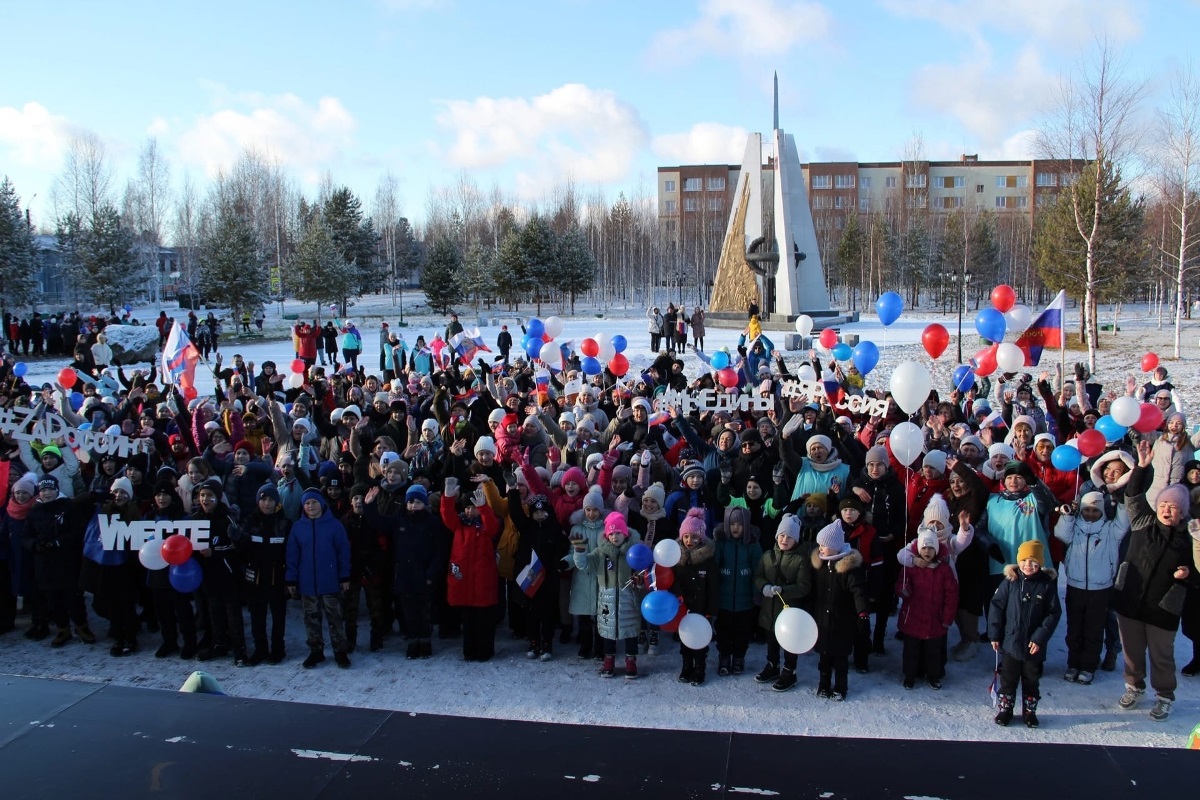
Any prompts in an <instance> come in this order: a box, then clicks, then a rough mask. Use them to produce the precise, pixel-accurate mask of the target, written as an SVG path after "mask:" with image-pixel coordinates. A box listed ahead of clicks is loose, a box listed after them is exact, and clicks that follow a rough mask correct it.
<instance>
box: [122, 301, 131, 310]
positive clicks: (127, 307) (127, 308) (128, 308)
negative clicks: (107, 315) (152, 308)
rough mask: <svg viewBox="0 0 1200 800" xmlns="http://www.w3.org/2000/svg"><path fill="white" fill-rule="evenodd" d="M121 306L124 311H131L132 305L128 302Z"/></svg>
mask: <svg viewBox="0 0 1200 800" xmlns="http://www.w3.org/2000/svg"><path fill="white" fill-rule="evenodd" d="M121 308H123V309H125V311H126V312H129V311H133V306H131V305H129V303H126V304H125V305H123V306H121Z"/></svg>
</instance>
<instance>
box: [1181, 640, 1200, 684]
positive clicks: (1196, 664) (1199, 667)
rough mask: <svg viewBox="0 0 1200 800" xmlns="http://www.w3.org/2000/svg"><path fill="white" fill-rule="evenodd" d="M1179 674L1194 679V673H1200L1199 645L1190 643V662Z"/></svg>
mask: <svg viewBox="0 0 1200 800" xmlns="http://www.w3.org/2000/svg"><path fill="white" fill-rule="evenodd" d="M1179 672H1180V674H1182V675H1184V676H1186V677H1188V678H1192V677H1195V675H1196V673H1197V672H1200V644H1197V643H1196V642H1192V660H1191V661H1189V662H1188V663H1187V665H1186V666H1185V667H1184V668H1183V669H1181V670H1179Z"/></svg>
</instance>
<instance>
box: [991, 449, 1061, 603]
mask: <svg viewBox="0 0 1200 800" xmlns="http://www.w3.org/2000/svg"><path fill="white" fill-rule="evenodd" d="M1055 505H1056V504H1055V502H1054V496H1053V495H1051V494H1050V492H1049V491H1048V490H1047V489H1046V488H1045V487H1044V486H1042V485H1041V484H1040V483H1038V482H1037V481H1036V480H1035V479H1034V477H1033V472H1032V471H1031V470H1030V469H1029V465H1028V464H1026V463H1025V462H1023V461H1010V462H1008V466H1006V467H1005V468H1004V488H1003V491H1001V492H999V493H997V494H993V495H991V496H990V497H989V498H988V504H987V524H988V527H987V533H988V535H989V536H990V537H991V540H992V545H991V546H990V547H989V549H988V555H990V556H991V561H990V562H989V564H988V571H989V573H990V574H991V579H990V580H991V582H992V585H993V586H999V585H1000V582H1001V580H1003V577H1002V576H1003V573H1004V566H1005V565H1006V564H1011V563H1013V562H1015V561H1016V556H1017V548H1018V547H1020V545H1021V543H1022V542H1026V541H1028V540H1030V539H1037V540H1038V541H1039V542H1041V543H1042V547H1043V548H1045V551H1046V552H1047V553H1049V552H1050V545H1049V542H1048V541H1047V537H1048V536H1049V533H1050V529H1049V524H1048V523H1049V518H1050V511H1051V510H1052V509H1053V508H1054V506H1055Z"/></svg>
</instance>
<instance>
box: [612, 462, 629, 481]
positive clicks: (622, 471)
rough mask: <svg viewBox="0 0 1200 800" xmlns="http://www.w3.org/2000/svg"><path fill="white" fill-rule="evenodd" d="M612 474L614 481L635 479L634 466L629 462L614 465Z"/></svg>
mask: <svg viewBox="0 0 1200 800" xmlns="http://www.w3.org/2000/svg"><path fill="white" fill-rule="evenodd" d="M612 476H613V480H614V481H625V482H626V483H628V482H629V481H632V480H633V468H632V467H630V466H629V465H628V464H617V465H616V466H615V467H613V471H612Z"/></svg>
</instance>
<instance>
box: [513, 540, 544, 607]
mask: <svg viewBox="0 0 1200 800" xmlns="http://www.w3.org/2000/svg"><path fill="white" fill-rule="evenodd" d="M544 580H546V570H545V569H544V568H543V567H542V561H541V559H540V558H538V554H537V551H534V553H533V555H532V556H531V557H530V559H529V565H528V566H526V567H525V568H524V569H523V570H521V571H520V573H518V574H517V585H518V586H520V587H521V591H522V592H524V593H525V596H526V597H533V596H534V595H535V594H537V590H538V589H539V588H540V587H541V585H542V581H544Z"/></svg>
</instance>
